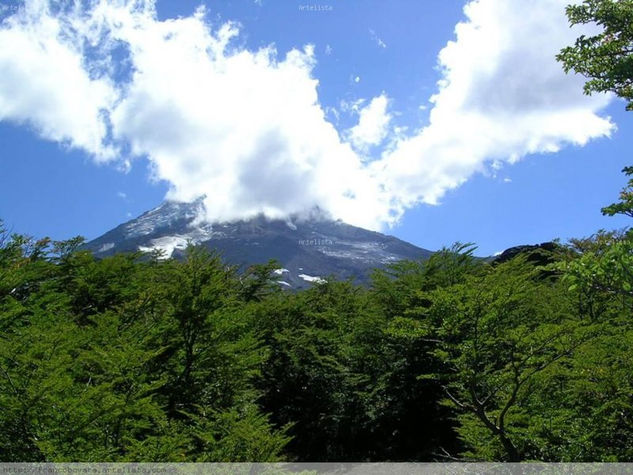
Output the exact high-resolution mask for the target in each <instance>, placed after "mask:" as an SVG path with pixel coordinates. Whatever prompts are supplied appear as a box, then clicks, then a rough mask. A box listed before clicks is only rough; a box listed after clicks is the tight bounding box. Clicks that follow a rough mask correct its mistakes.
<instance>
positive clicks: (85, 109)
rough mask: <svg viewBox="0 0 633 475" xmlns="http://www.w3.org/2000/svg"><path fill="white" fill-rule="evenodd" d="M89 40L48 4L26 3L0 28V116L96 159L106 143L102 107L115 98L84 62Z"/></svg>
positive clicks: (106, 154) (108, 153) (105, 154)
mask: <svg viewBox="0 0 633 475" xmlns="http://www.w3.org/2000/svg"><path fill="white" fill-rule="evenodd" d="M87 45H89V42H88V38H86V37H85V36H82V35H80V34H79V32H77V31H74V30H73V28H72V25H71V24H70V23H66V24H64V22H63V21H62V19H60V18H59V17H56V16H53V15H52V14H51V12H50V7H49V5H48V4H47V3H46V2H36V1H31V2H27V3H26V5H25V7H23V8H20V9H18V10H17V11H16V13H15V14H13V15H11V16H9V17H7V18H5V19H4V20H3V22H2V24H1V27H0V71H2V73H1V74H0V120H11V121H14V122H17V123H26V124H28V125H30V126H31V127H33V128H35V129H36V130H37V131H38V132H39V133H40V134H41V135H42V137H44V138H46V139H48V140H53V141H57V142H63V143H65V144H68V145H70V146H71V147H75V148H82V149H84V150H87V151H88V152H89V153H91V154H93V155H94V156H95V157H96V158H97V159H98V160H108V159H112V158H113V157H114V153H115V152H114V150H113V149H112V148H111V147H109V146H107V145H106V144H105V139H106V135H107V123H106V121H105V118H104V115H103V113H104V111H106V110H108V109H109V108H111V107H112V105H113V103H114V101H115V99H116V91H115V90H114V88H113V86H112V84H111V82H110V80H109V79H108V78H107V77H100V76H98V75H94V74H91V73H90V71H88V70H87V69H86V67H85V65H84V63H83V55H84V48H85V47H86V46H87Z"/></svg>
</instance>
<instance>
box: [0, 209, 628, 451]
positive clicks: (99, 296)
mask: <svg viewBox="0 0 633 475" xmlns="http://www.w3.org/2000/svg"><path fill="white" fill-rule="evenodd" d="M624 202H625V201H624V198H623V201H622V203H624ZM622 206H624V208H622V209H621V207H619V208H618V209H617V210H615V212H622V211H623V210H624V211H626V209H628V208H626V206H627V205H622ZM625 208H626V209H625ZM80 242H81V241H80V240H79V239H73V240H71V241H69V242H59V243H51V242H50V241H49V240H47V239H43V240H40V241H34V240H32V239H29V238H26V237H23V236H9V235H8V234H7V233H6V232H5V231H4V230H0V460H1V461H112V462H114V461H157V462H168V461H172V462H177V461H198V462H207V461H232V462H240V461H278V460H299V461H381V460H390V461H441V460H506V461H507V460H512V461H519V460H544V461H594V460H595V461H598V460H599V461H631V460H632V459H633V452H632V451H631V447H632V446H633V429H631V427H633V425H632V422H633V410H632V409H633V398H632V396H631V395H632V394H633V378H632V377H631V375H632V374H633V358H632V357H631V351H630V348H631V347H632V346H633V327H632V325H633V323H632V320H631V318H630V317H631V315H632V311H633V295H632V294H631V286H632V285H633V281H632V280H631V272H630V270H631V268H633V266H632V265H631V255H632V253H631V249H632V246H631V234H630V233H629V232H627V231H623V232H620V233H604V232H602V233H598V234H597V235H596V236H595V237H593V238H591V239H584V240H574V241H572V243H571V244H570V245H569V246H567V247H564V246H560V245H553V246H540V247H535V248H525V249H522V250H518V251H517V252H514V253H511V252H510V253H507V254H506V256H505V257H504V259H502V260H497V261H495V262H492V263H488V262H486V261H484V260H482V259H477V258H475V257H473V250H474V247H473V246H472V245H463V244H456V245H455V246H453V247H451V248H448V249H443V250H441V251H439V252H437V253H436V254H434V255H433V256H432V257H431V258H430V259H428V260H426V261H417V262H400V263H397V264H394V265H393V266H391V267H390V268H389V269H387V270H385V271H377V272H376V273H375V274H374V278H373V281H372V286H371V288H364V287H359V286H356V285H353V284H352V283H350V282H337V281H336V280H334V279H329V280H328V281H327V282H325V283H319V284H316V285H315V286H313V287H312V288H310V289H308V290H305V291H301V292H288V291H283V290H281V289H280V288H279V287H278V285H276V284H275V275H274V270H275V268H276V263H274V262H270V263H268V264H265V265H261V266H255V267H253V268H251V269H249V270H248V271H246V272H245V273H243V274H240V273H238V272H237V271H236V269H235V268H232V267H230V266H226V265H225V264H224V263H223V262H222V260H221V259H220V258H219V257H218V256H216V255H214V254H210V253H209V252H208V251H205V250H204V249H201V248H196V247H190V248H189V249H187V251H186V254H185V257H184V259H183V260H182V261H173V260H164V259H162V258H161V256H159V255H141V254H129V255H114V256H112V257H108V258H105V259H101V260H96V259H95V258H94V257H93V256H92V255H91V254H90V253H87V252H84V251H81V250H79V249H78V244H79V243H80ZM519 251H521V252H519Z"/></svg>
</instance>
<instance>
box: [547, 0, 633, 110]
mask: <svg viewBox="0 0 633 475" xmlns="http://www.w3.org/2000/svg"><path fill="white" fill-rule="evenodd" d="M567 17H568V18H569V22H570V24H571V25H578V24H587V23H590V24H597V25H598V26H599V27H601V32H600V33H599V34H597V35H593V36H589V37H587V36H584V35H583V36H580V37H579V38H578V39H577V40H576V43H575V44H574V45H573V46H568V47H566V48H564V49H563V50H562V51H561V52H560V54H559V55H558V56H557V59H558V60H559V61H561V62H562V63H563V68H564V69H565V72H569V71H571V70H574V71H575V72H577V73H579V74H583V75H584V76H586V77H587V78H589V80H588V81H587V83H586V84H585V92H586V93H587V94H591V93H592V92H609V91H611V92H614V93H615V94H617V95H618V96H620V97H622V98H624V99H625V100H626V101H627V110H633V1H632V0H584V1H583V2H582V3H580V4H578V5H570V6H568V7H567Z"/></svg>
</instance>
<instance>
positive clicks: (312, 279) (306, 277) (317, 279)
mask: <svg viewBox="0 0 633 475" xmlns="http://www.w3.org/2000/svg"><path fill="white" fill-rule="evenodd" d="M299 277H300V278H301V279H303V280H305V281H306V282H313V283H315V284H323V283H325V282H326V281H325V279H322V278H321V277H315V276H312V275H307V274H299Z"/></svg>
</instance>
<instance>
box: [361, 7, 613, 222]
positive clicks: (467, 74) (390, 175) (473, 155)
mask: <svg viewBox="0 0 633 475" xmlns="http://www.w3.org/2000/svg"><path fill="white" fill-rule="evenodd" d="M565 3H566V1H565V0H562V1H561V0H539V1H535V2H531V3H530V6H529V8H525V5H524V4H523V3H522V2H520V1H517V0H478V1H472V2H470V3H468V4H467V5H466V7H465V8H464V13H465V15H466V21H463V22H461V23H459V24H458V25H457V26H456V28H455V34H456V39H455V40H453V41H450V42H448V44H447V45H446V46H445V47H444V48H443V49H442V51H441V52H440V53H439V57H438V62H439V66H440V69H441V72H442V79H441V80H440V81H439V83H438V88H439V90H438V92H437V93H436V94H435V95H434V96H433V97H432V98H431V103H432V104H433V107H432V110H431V111H430V118H429V120H430V124H429V125H428V126H427V127H424V128H423V129H421V130H419V131H418V132H417V133H416V134H414V135H413V136H411V137H407V138H404V139H402V140H400V141H399V143H398V144H397V146H396V147H395V149H394V150H392V151H390V152H389V154H388V155H386V156H384V157H383V159H382V160H380V161H379V162H376V163H373V164H372V166H373V167H375V172H376V173H378V174H379V175H380V176H381V177H382V179H383V180H384V182H385V183H386V186H388V188H389V195H390V196H391V197H392V198H393V199H394V202H395V203H397V205H396V206H397V207H399V210H400V211H401V210H403V209H406V208H407V207H410V206H413V205H414V204H416V203H420V202H424V203H428V204H436V203H437V202H438V201H439V200H440V198H441V197H442V196H443V195H444V194H445V193H446V192H447V191H448V190H450V189H452V188H455V187H457V186H459V185H460V184H462V183H464V181H466V180H467V179H468V178H469V177H470V176H471V175H472V174H473V173H475V172H478V171H483V170H484V169H485V168H486V167H487V166H490V165H495V166H496V167H498V166H499V164H500V163H502V162H508V163H513V162H516V161H517V160H519V159H520V158H521V157H523V156H525V155H528V154H534V153H546V152H556V151H558V150H559V149H560V148H561V147H562V146H564V145H565V144H576V145H584V144H585V143H586V142H587V141H588V140H590V139H593V138H597V137H601V136H607V135H609V134H610V133H611V131H612V129H613V127H614V126H613V124H612V123H611V122H610V120H609V119H608V118H604V117H601V116H599V115H598V111H599V110H600V109H602V108H603V107H605V106H606V105H607V104H608V102H609V100H610V97H609V96H606V95H597V96H592V97H587V96H585V95H583V93H582V84H583V79H582V78H581V77H577V76H573V75H565V74H564V73H563V72H562V71H561V67H560V64H558V63H557V62H556V61H555V59H554V57H555V55H556V53H557V52H558V51H559V50H560V48H562V47H563V46H565V45H567V44H570V43H572V42H573V40H574V38H575V37H576V36H577V35H579V34H580V33H582V31H579V30H578V29H574V30H571V29H570V28H569V27H568V26H567V19H566V17H565V15H564V7H565Z"/></svg>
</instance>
